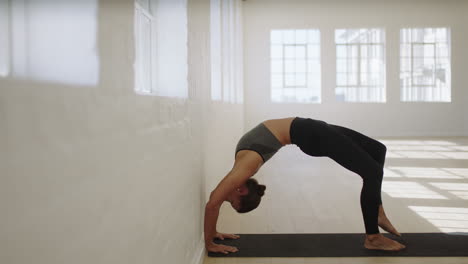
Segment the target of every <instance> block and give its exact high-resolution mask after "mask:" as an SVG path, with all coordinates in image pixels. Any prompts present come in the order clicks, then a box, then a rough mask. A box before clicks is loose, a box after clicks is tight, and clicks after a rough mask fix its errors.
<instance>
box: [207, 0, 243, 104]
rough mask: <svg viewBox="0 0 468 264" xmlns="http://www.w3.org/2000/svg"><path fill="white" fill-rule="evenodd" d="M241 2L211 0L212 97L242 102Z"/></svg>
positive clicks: (235, 0)
mask: <svg viewBox="0 0 468 264" xmlns="http://www.w3.org/2000/svg"><path fill="white" fill-rule="evenodd" d="M241 5H242V3H241V1H240V0H211V14H210V15H211V17H210V27H211V32H210V34H211V36H210V39H211V99H212V100H213V101H223V102H230V103H242V102H243V75H242V74H243V67H242V63H243V60H242V56H243V51H242V22H241V20H242V18H241V11H242V6H241Z"/></svg>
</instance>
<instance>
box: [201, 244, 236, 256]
mask: <svg viewBox="0 0 468 264" xmlns="http://www.w3.org/2000/svg"><path fill="white" fill-rule="evenodd" d="M206 250H208V251H209V252H220V253H223V254H228V253H229V252H231V253H234V252H237V251H239V250H238V249H237V248H236V247H231V246H226V245H221V244H215V243H210V244H209V245H207V246H206Z"/></svg>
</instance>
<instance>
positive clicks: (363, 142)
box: [329, 124, 387, 205]
mask: <svg viewBox="0 0 468 264" xmlns="http://www.w3.org/2000/svg"><path fill="white" fill-rule="evenodd" d="M329 126H330V127H332V128H333V129H335V130H336V131H338V132H339V133H341V134H343V135H345V136H347V137H348V138H349V139H351V140H352V141H353V142H354V143H355V144H356V145H358V146H359V147H360V148H362V149H363V150H364V151H366V152H367V154H369V155H370V156H371V157H372V158H373V159H374V160H375V161H376V162H377V163H378V164H379V165H380V166H382V169H383V167H384V164H385V156H386V153H387V147H386V146H385V145H384V144H382V143H381V142H379V141H377V140H375V139H372V138H370V137H368V136H366V135H363V134H361V133H359V132H357V131H354V130H352V129H349V128H346V127H342V126H337V125H331V124H330V125H329ZM380 189H381V187H380ZM379 204H380V205H381V204H382V197H381V196H379Z"/></svg>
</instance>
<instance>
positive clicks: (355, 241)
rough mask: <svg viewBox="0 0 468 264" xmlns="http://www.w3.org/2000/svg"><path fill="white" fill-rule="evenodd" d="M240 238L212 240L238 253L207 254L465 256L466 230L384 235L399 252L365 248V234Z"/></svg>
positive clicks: (466, 244) (467, 237)
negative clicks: (400, 235) (463, 231)
mask: <svg viewBox="0 0 468 264" xmlns="http://www.w3.org/2000/svg"><path fill="white" fill-rule="evenodd" d="M239 235H240V238H239V239H233V240H230V239H226V240H223V241H221V240H215V243H221V244H224V245H230V246H235V247H237V248H238V249H239V251H238V252H235V253H229V254H227V255H225V254H222V253H212V252H209V253H208V256H210V257H371V256H383V257H390V256H394V257H458V256H468V233H404V234H402V237H395V236H392V235H389V234H384V235H385V236H386V237H389V238H392V239H394V240H397V241H398V242H400V243H403V244H404V245H406V248H405V249H404V250H402V251H399V252H384V251H378V250H368V249H365V248H364V246H363V244H364V239H365V235H364V234H351V233H347V234H239Z"/></svg>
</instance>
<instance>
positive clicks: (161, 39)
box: [135, 0, 188, 98]
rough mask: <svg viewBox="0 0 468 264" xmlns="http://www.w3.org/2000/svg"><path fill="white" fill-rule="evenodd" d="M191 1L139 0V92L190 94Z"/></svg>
mask: <svg viewBox="0 0 468 264" xmlns="http://www.w3.org/2000/svg"><path fill="white" fill-rule="evenodd" d="M187 54H188V52H187V0H136V1H135V91H136V92H137V93H138V94H144V95H158V96H166V97H183V98H186V97H188V81H187V75H188V74H187V73H188V65H187V57H188V56H187Z"/></svg>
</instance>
